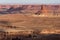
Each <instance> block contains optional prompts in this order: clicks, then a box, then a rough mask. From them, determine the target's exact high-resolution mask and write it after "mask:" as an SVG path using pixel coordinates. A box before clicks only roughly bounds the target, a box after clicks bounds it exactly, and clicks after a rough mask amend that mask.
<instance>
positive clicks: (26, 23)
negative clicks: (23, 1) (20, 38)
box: [0, 14, 60, 40]
mask: <svg viewBox="0 0 60 40" xmlns="http://www.w3.org/2000/svg"><path fill="white" fill-rule="evenodd" d="M21 30H23V31H36V32H39V34H60V17H40V16H38V17H37V16H33V15H23V14H6V15H0V31H5V32H18V31H21ZM24 34H25V33H24ZM50 36H51V35H50ZM57 39H58V38H57ZM57 39H56V40H57ZM26 40H28V39H26ZM37 40H38V39H37ZM41 40H44V38H43V39H41ZM47 40H48V39H47ZM51 40H52V39H51ZM59 40H60V37H59Z"/></svg>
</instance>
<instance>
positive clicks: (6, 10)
mask: <svg viewBox="0 0 60 40" xmlns="http://www.w3.org/2000/svg"><path fill="white" fill-rule="evenodd" d="M13 13H24V14H38V15H40V14H45V15H47V14H53V15H55V14H58V15H59V14H60V5H0V14H13Z"/></svg>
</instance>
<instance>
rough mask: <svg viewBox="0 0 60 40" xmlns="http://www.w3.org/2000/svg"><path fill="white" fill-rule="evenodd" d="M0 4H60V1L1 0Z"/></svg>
mask: <svg viewBox="0 0 60 40" xmlns="http://www.w3.org/2000/svg"><path fill="white" fill-rule="evenodd" d="M0 4H60V0H0Z"/></svg>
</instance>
